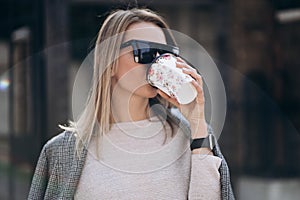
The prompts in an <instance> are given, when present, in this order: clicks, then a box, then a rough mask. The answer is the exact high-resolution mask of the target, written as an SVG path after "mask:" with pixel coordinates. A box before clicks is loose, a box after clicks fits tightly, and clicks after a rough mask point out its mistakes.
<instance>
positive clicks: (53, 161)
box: [28, 112, 234, 200]
mask: <svg viewBox="0 0 300 200" xmlns="http://www.w3.org/2000/svg"><path fill="white" fill-rule="evenodd" d="M169 116H170V117H171V118H172V119H173V120H175V121H176V122H178V123H177V124H179V126H180V127H181V128H182V130H183V131H184V132H185V133H188V134H190V129H189V125H188V122H187V121H186V119H184V117H183V116H182V115H181V114H180V113H179V112H170V113H169ZM209 132H212V129H211V128H210V127H209ZM74 152H75V136H74V134H73V133H71V132H68V131H64V132H63V133H61V134H59V135H57V136H55V137H53V138H52V139H51V140H49V141H48V142H47V143H46V144H45V145H44V147H43V149H42V151H41V153H40V157H39V160H38V163H37V166H36V169H35V173H34V175H33V179H32V183H31V188H30V191H29V195H28V199H73V198H74V194H75V191H76V187H77V184H78V182H79V179H80V175H81V171H82V169H83V166H84V162H85V158H86V156H87V149H84V150H83V151H82V153H81V155H80V157H78V156H75V154H74ZM213 153H214V155H215V156H218V157H220V158H221V159H222V162H221V166H220V168H219V172H220V182H221V199H222V200H229V199H230V200H232V199H234V194H233V191H232V187H231V182H230V174H229V169H228V166H227V163H226V161H225V159H224V157H223V155H222V153H221V151H220V148H219V146H218V144H216V146H215V147H214V149H213Z"/></svg>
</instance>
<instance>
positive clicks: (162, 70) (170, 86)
mask: <svg viewBox="0 0 300 200" xmlns="http://www.w3.org/2000/svg"><path fill="white" fill-rule="evenodd" d="M192 80H193V78H192V77H191V76H189V75H188V74H185V73H183V72H182V69H180V68H177V67H176V57H175V56H174V55H173V54H168V53H167V54H163V55H160V56H159V57H157V58H156V59H155V60H154V61H153V63H152V64H151V66H150V67H149V68H148V71H147V81H148V83H149V84H150V85H152V86H154V87H157V88H159V89H160V90H162V91H163V92H165V93H166V94H167V95H169V96H173V97H175V98H176V99H177V101H178V102H179V103H180V104H188V103H190V102H192V101H193V100H194V99H195V98H196V96H197V91H196V89H195V87H194V86H193V85H192V83H191V82H192Z"/></svg>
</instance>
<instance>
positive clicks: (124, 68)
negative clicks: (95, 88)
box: [112, 22, 166, 98]
mask: <svg viewBox="0 0 300 200" xmlns="http://www.w3.org/2000/svg"><path fill="white" fill-rule="evenodd" d="M133 39H135V40H146V41H150V42H157V43H162V44H166V39H165V35H164V33H163V31H162V29H161V28H160V27H158V26H156V25H155V24H153V23H149V22H138V23H134V24H132V25H130V26H129V27H128V29H127V31H126V33H125V35H124V39H123V42H126V41H129V40H133ZM132 50H133V49H132V46H128V47H126V48H123V49H121V52H120V57H119V59H118V65H117V70H116V73H115V74H114V75H113V77H112V78H113V79H114V80H113V86H114V85H115V84H116V83H117V84H118V86H119V88H120V89H121V90H122V91H124V92H127V93H130V95H137V96H140V97H143V98H153V97H155V96H156V95H157V91H156V89H155V88H153V87H152V86H150V85H149V84H148V83H147V81H146V70H147V65H145V64H140V63H136V62H134V57H133V52H132Z"/></svg>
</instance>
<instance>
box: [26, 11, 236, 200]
mask: <svg viewBox="0 0 300 200" xmlns="http://www.w3.org/2000/svg"><path fill="white" fill-rule="evenodd" d="M133 41H135V42H133ZM136 43H137V44H138V45H140V46H143V44H144V45H146V46H147V47H143V49H136V48H137V47H136V46H135V45H136ZM153 44H155V47H154V46H151V45H153ZM175 45H176V43H175V40H174V38H173V36H172V34H171V32H170V31H169V30H168V26H167V24H166V23H165V22H164V21H163V19H162V18H161V17H160V16H158V15H157V14H155V13H154V12H152V11H150V10H147V9H131V10H118V11H115V12H113V13H111V14H110V15H109V16H108V17H107V19H106V20H105V21H104V23H103V25H102V27H101V29H100V31H99V34H98V38H97V41H96V47H95V52H94V74H93V81H92V84H93V85H92V88H91V91H90V96H89V99H88V101H87V104H86V107H85V109H84V111H83V113H82V115H81V116H80V118H79V119H78V120H77V121H76V122H74V123H72V124H71V126H70V127H63V128H64V129H65V131H64V132H63V133H61V134H59V135H58V136H56V137H54V138H52V139H51V140H50V141H48V142H47V144H46V145H45V146H44V147H43V150H42V152H41V155H40V158H39V161H38V163H37V167H36V171H35V174H34V176H33V180H32V185H31V189H30V193H29V199H43V198H44V199H61V198H64V199H73V198H75V199H142V198H146V199H234V196H233V193H232V189H231V184H230V177H229V170H228V167H227V164H226V161H225V159H224V157H223V156H222V154H221V152H220V150H219V147H218V145H215V146H214V147H213V146H212V145H210V146H208V147H204V146H199V145H198V146H197V144H196V143H197V142H194V144H193V145H194V146H195V147H196V148H195V149H192V150H191V149H189V145H190V143H189V142H190V140H189V139H187V138H186V137H182V136H184V135H185V134H190V137H191V139H195V141H196V140H197V139H199V141H200V140H201V141H202V139H201V138H206V139H205V140H204V141H210V142H211V141H213V140H212V139H211V138H212V137H211V135H212V132H211V129H209V128H208V126H207V124H206V121H205V116H204V94H203V91H202V79H201V76H200V75H199V74H198V73H197V71H196V70H195V69H193V68H192V67H191V66H189V65H188V64H187V63H186V62H185V61H184V60H182V59H181V58H179V57H178V58H177V63H176V65H177V67H179V68H182V69H183V72H184V73H186V74H188V75H190V76H191V77H192V78H193V79H194V81H193V82H192V84H193V85H194V87H195V88H196V90H197V92H198V95H197V97H196V99H195V100H194V101H193V102H191V103H190V104H187V105H180V104H179V103H178V102H177V100H176V99H175V98H172V97H169V96H168V95H166V94H165V93H163V92H162V91H161V90H158V89H157V88H154V87H152V86H150V85H149V84H148V83H147V82H146V81H145V73H146V70H147V66H148V65H147V64H149V63H150V62H151V61H152V60H153V59H154V58H155V57H156V56H157V55H159V53H163V51H161V50H162V49H170V47H171V48H172V47H173V46H175ZM157 47H161V48H157ZM166 52H169V53H174V52H172V51H166ZM174 54H175V53H174ZM175 108H177V109H175ZM178 111H180V112H178ZM124 133H125V134H124ZM182 133H185V134H182ZM207 138H209V139H210V140H208V139H207ZM111 141H113V142H112V143H110V142H111ZM192 141H194V140H192ZM204 143H205V142H204ZM111 144H114V145H111ZM186 147H188V148H186ZM193 148H194V147H193ZM120 149H121V150H120ZM157 149H163V150H161V151H156V152H155V150H157ZM149 152H151V153H149ZM153 152H154V153H153ZM157 152H158V153H157ZM152 153H153V154H152ZM155 153H157V154H155ZM139 156H140V157H139Z"/></svg>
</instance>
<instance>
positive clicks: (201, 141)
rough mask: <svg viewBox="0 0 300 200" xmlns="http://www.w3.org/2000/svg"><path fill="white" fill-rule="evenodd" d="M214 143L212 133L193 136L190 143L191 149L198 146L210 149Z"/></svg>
mask: <svg viewBox="0 0 300 200" xmlns="http://www.w3.org/2000/svg"><path fill="white" fill-rule="evenodd" d="M215 145H216V140H215V137H214V135H213V134H209V135H208V136H207V137H206V138H195V139H193V140H192V143H191V151H193V149H198V148H204V147H206V148H209V149H210V150H212V149H213V148H214V146H215Z"/></svg>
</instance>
